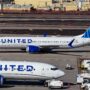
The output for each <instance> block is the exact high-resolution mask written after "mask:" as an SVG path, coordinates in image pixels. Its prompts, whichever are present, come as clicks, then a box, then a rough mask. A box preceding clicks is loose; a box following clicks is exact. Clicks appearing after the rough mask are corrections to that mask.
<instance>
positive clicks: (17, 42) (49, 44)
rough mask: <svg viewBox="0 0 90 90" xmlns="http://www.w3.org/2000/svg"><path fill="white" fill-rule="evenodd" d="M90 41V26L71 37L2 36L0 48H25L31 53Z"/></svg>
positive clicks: (75, 46)
mask: <svg viewBox="0 0 90 90" xmlns="http://www.w3.org/2000/svg"><path fill="white" fill-rule="evenodd" d="M89 43H90V27H89V28H88V29H87V30H86V31H85V33H84V34H81V35H77V36H70V37H67V36H66V37H65V36H64V37H49V36H48V37H41V36H40V37H0V48H4V49H6V48H9V49H10V48H14V49H15V48H17V49H18V48H19V49H22V50H23V49H25V50H26V51H27V52H29V53H37V52H40V51H44V50H45V51H49V50H52V49H60V48H63V49H64V48H67V49H70V48H77V47H81V46H84V45H88V44H89Z"/></svg>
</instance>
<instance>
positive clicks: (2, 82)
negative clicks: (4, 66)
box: [0, 75, 4, 86]
mask: <svg viewBox="0 0 90 90" xmlns="http://www.w3.org/2000/svg"><path fill="white" fill-rule="evenodd" d="M3 84H4V77H3V76H2V75H0V86H2V85H3Z"/></svg>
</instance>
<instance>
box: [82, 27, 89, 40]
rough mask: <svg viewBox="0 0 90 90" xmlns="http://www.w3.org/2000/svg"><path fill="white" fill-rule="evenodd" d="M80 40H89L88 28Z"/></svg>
mask: <svg viewBox="0 0 90 90" xmlns="http://www.w3.org/2000/svg"><path fill="white" fill-rule="evenodd" d="M82 38H90V27H89V28H88V29H87V31H86V32H85V33H84V34H83V36H82Z"/></svg>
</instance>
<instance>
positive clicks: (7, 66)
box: [0, 61, 65, 80]
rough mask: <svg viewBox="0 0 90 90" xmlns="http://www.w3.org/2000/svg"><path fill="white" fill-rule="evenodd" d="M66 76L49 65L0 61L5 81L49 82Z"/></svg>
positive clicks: (0, 69)
mask: <svg viewBox="0 0 90 90" xmlns="http://www.w3.org/2000/svg"><path fill="white" fill-rule="evenodd" d="M64 74H65V73H64V72H63V71H61V70H60V69H58V68H57V67H56V66H54V65H51V64H47V63H40V62H28V61H0V78H1V76H2V77H3V78H5V79H24V80H48V79H53V78H59V77H61V76H63V75H64ZM0 80H1V79H0Z"/></svg>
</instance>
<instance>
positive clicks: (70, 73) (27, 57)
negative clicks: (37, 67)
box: [0, 46, 90, 90]
mask: <svg viewBox="0 0 90 90" xmlns="http://www.w3.org/2000/svg"><path fill="white" fill-rule="evenodd" d="M89 48H90V46H86V47H82V48H79V49H78V48H77V49H71V50H69V49H68V50H69V51H68V50H65V49H64V50H63V49H59V50H53V52H51V53H37V54H30V53H27V52H23V51H21V50H16V49H15V50H14V49H11V50H10V49H7V50H6V49H0V60H7V61H8V60H11V61H12V60H15V61H37V62H45V63H50V64H53V65H56V66H58V67H59V68H60V69H61V70H63V71H64V72H65V73H66V74H65V75H64V76H63V77H61V78H60V80H63V81H64V83H65V84H68V85H66V86H65V88H63V89H60V90H80V86H79V85H77V84H76V76H77V73H78V68H77V59H78V58H79V57H90V49H89ZM67 63H68V64H70V65H72V66H73V69H72V70H66V69H65V66H66V64H67ZM8 84H9V83H8ZM36 89H37V90H48V88H47V87H44V86H43V85H40V84H38V83H36V84H33V83H30V84H29V82H26V83H16V82H15V83H13V84H11V85H8V86H7V84H6V86H4V87H2V88H0V90H36Z"/></svg>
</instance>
